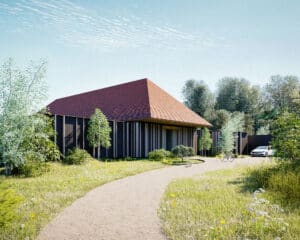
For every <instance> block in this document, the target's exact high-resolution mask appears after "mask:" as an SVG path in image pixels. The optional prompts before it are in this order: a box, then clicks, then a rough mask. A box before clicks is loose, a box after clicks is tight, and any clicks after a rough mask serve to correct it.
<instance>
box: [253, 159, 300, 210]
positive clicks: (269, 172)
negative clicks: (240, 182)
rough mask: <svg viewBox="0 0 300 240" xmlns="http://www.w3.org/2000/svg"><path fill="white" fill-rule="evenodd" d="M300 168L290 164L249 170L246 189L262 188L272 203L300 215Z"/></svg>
mask: <svg viewBox="0 0 300 240" xmlns="http://www.w3.org/2000/svg"><path fill="white" fill-rule="evenodd" d="M299 182H300V167H299V166H295V165H292V164H290V163H281V164H276V165H269V166H261V167H260V168H251V169H249V170H248V172H247V188H251V189H255V188H260V187H263V188H265V189H267V190H268V191H269V192H270V194H271V197H272V199H273V200H274V201H276V202H278V203H279V204H281V205H283V206H285V207H287V208H290V210H293V211H295V210H296V209H298V210H299V213H300V201H299V199H300V185H299Z"/></svg>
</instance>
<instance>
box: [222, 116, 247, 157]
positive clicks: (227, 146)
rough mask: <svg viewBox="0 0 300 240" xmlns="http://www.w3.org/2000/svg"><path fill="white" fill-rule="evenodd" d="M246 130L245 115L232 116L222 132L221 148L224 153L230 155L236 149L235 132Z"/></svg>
mask: <svg viewBox="0 0 300 240" xmlns="http://www.w3.org/2000/svg"><path fill="white" fill-rule="evenodd" d="M243 128H244V114H243V113H238V112H236V113H234V114H232V115H231V117H230V120H229V121H228V122H227V123H226V124H225V126H224V127H223V128H222V130H221V142H220V147H221V150H222V152H223V153H225V154H229V153H231V152H232V151H233V149H234V143H235V139H234V132H240V131H243Z"/></svg>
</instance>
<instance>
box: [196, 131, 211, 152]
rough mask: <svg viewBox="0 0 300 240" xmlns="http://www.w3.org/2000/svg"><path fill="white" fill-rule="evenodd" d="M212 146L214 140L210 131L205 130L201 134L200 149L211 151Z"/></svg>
mask: <svg viewBox="0 0 300 240" xmlns="http://www.w3.org/2000/svg"><path fill="white" fill-rule="evenodd" d="M211 145H212V138H211V136H210V133H209V130H208V129H207V128H204V129H203V130H202V132H201V136H200V138H199V142H198V147H199V149H201V150H202V151H203V150H210V149H211Z"/></svg>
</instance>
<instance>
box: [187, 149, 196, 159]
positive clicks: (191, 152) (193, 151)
mask: <svg viewBox="0 0 300 240" xmlns="http://www.w3.org/2000/svg"><path fill="white" fill-rule="evenodd" d="M188 151H189V156H190V157H191V156H195V150H194V148H192V147H188Z"/></svg>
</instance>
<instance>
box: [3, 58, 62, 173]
mask: <svg viewBox="0 0 300 240" xmlns="http://www.w3.org/2000/svg"><path fill="white" fill-rule="evenodd" d="M45 71H46V63H45V62H41V63H40V64H37V65H34V64H32V65H31V66H30V67H28V68H27V69H26V70H25V71H21V70H20V69H18V68H16V67H15V65H14V63H13V61H12V60H11V59H9V60H8V61H7V62H5V63H4V65H3V66H2V67H1V68H0V153H1V155H2V156H1V158H2V161H3V162H4V164H5V166H6V170H7V171H6V172H7V173H9V172H10V171H11V170H13V169H16V168H20V167H22V166H24V164H25V163H26V156H28V155H32V154H35V156H36V158H38V160H39V161H46V159H47V157H50V158H55V159H56V157H57V154H56V153H57V152H56V150H57V149H56V148H55V147H54V144H53V143H51V142H50V141H51V140H50V136H49V135H48V133H49V132H48V131H47V130H48V125H47V123H46V122H47V120H46V119H45V118H44V117H42V116H41V114H36V112H37V111H38V110H39V109H40V106H41V104H42V103H43V100H45V97H46V92H47V90H46V84H45V81H44V76H45Z"/></svg>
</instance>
